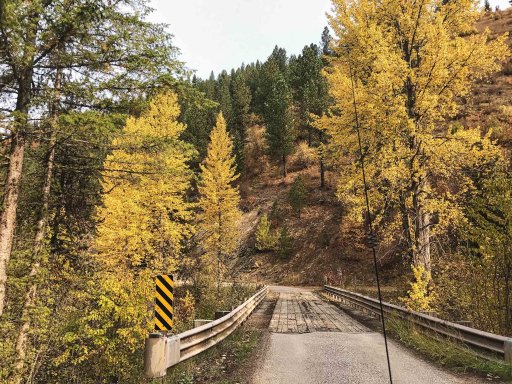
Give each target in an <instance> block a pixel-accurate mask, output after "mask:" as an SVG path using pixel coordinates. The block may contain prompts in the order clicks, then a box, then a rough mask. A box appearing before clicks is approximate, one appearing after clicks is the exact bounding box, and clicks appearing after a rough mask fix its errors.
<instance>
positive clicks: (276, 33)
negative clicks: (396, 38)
mask: <svg viewBox="0 0 512 384" xmlns="http://www.w3.org/2000/svg"><path fill="white" fill-rule="evenodd" d="M482 2H483V1H482ZM490 3H491V5H492V6H493V7H494V6H496V5H499V6H500V7H501V8H502V9H505V8H506V7H507V5H508V0H490ZM330 4H331V2H330V0H218V1H212V0H152V1H151V5H152V7H153V8H155V12H154V13H153V14H152V16H151V20H153V21H157V22H162V23H166V24H169V30H170V32H171V33H172V34H173V35H174V44H175V45H176V46H177V47H178V48H180V50H181V53H182V54H181V60H182V61H185V62H186V64H187V67H188V68H190V69H196V70H197V74H198V75H199V76H200V77H208V76H209V75H210V72H211V71H212V70H213V71H214V72H215V74H218V73H219V72H220V71H222V70H223V69H226V70H228V71H229V70H230V69H231V68H236V67H238V66H239V65H240V64H241V63H242V62H244V63H246V64H247V63H250V62H252V61H256V60H257V59H259V60H260V61H264V60H265V59H266V58H267V57H268V55H269V54H270V53H271V52H272V49H273V48H274V46H275V45H276V44H277V45H279V46H280V47H284V48H286V50H287V52H288V54H292V53H295V54H297V53H300V51H301V50H302V48H303V47H304V45H306V44H310V43H317V42H319V41H320V35H321V33H322V30H323V28H324V26H325V25H327V20H326V18H325V13H326V12H328V11H329V10H330V7H331V6H330Z"/></svg>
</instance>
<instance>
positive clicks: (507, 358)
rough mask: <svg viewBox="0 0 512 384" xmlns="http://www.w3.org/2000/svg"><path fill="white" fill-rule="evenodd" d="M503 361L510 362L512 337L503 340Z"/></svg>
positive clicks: (511, 360) (511, 358) (511, 357)
mask: <svg viewBox="0 0 512 384" xmlns="http://www.w3.org/2000/svg"><path fill="white" fill-rule="evenodd" d="M505 361H506V362H507V363H509V364H512V339H508V340H505Z"/></svg>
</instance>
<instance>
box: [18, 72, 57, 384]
mask: <svg viewBox="0 0 512 384" xmlns="http://www.w3.org/2000/svg"><path fill="white" fill-rule="evenodd" d="M61 78H62V69H60V68H59V69H57V73H56V76H55V90H54V100H53V103H52V107H51V111H50V115H51V116H50V142H49V145H50V146H49V151H48V155H47V159H46V176H45V179H44V183H43V189H42V191H41V199H42V205H41V211H40V212H39V219H38V221H37V227H36V235H35V239H34V245H33V248H32V254H33V257H34V259H33V264H32V269H31V271H30V274H29V289H28V291H27V292H26V294H25V300H24V303H23V312H22V316H21V319H22V321H23V324H22V325H21V327H20V330H19V332H18V339H17V342H16V363H15V366H14V380H13V382H14V383H16V384H20V383H21V382H22V379H23V373H24V369H25V363H26V355H27V338H28V333H29V330H30V320H31V319H30V310H31V309H32V308H33V306H34V304H35V301H36V297H37V275H38V273H39V269H40V267H41V251H42V248H43V241H44V238H45V236H46V227H47V224H48V205H49V202H50V192H51V185H52V180H53V168H54V160H55V146H56V144H57V129H58V125H57V119H58V109H59V99H60V86H61Z"/></svg>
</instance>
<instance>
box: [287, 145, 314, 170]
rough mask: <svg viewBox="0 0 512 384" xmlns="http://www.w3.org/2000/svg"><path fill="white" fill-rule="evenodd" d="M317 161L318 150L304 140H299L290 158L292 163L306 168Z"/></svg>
mask: <svg viewBox="0 0 512 384" xmlns="http://www.w3.org/2000/svg"><path fill="white" fill-rule="evenodd" d="M318 161H319V156H318V150H317V149H316V148H312V147H310V146H309V145H308V143H307V142H306V141H301V142H299V144H298V145H297V148H296V150H295V153H294V155H293V158H292V162H293V163H294V165H296V166H297V167H300V168H307V167H310V166H312V165H314V164H316V163H317V162H318Z"/></svg>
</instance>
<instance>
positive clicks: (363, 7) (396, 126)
mask: <svg viewBox="0 0 512 384" xmlns="http://www.w3.org/2000/svg"><path fill="white" fill-rule="evenodd" d="M431 4H432V3H431V2H420V3H416V2H411V1H408V0H385V1H381V2H371V1H363V0H360V1H351V2H346V1H342V0H335V1H334V11H335V12H334V15H335V16H334V17H333V18H331V26H332V29H333V30H334V31H335V32H336V34H337V35H338V36H337V43H336V46H335V47H333V48H334V50H335V56H332V57H331V58H330V61H331V66H330V68H328V69H327V70H326V76H327V79H328V81H329V85H330V89H331V95H332V96H333V98H334V99H335V102H336V105H335V107H334V108H333V112H335V115H333V116H332V117H327V116H326V117H324V118H323V119H320V120H319V125H320V126H321V127H323V128H324V129H325V130H326V132H327V133H329V135H330V136H331V137H332V140H331V146H330V149H331V150H332V151H333V152H332V153H333V154H334V156H333V161H335V162H336V164H338V165H340V169H341V172H340V179H339V189H338V197H339V198H340V199H341V200H342V201H343V202H344V203H345V204H346V206H347V207H350V212H351V213H350V217H351V219H353V220H354V221H357V222H360V221H361V217H364V216H362V213H363V212H364V198H363V193H362V192H363V190H364V188H363V186H362V185H361V176H360V175H361V169H360V162H359V161H360V157H359V156H360V154H359V146H358V138H357V130H354V127H358V128H360V133H361V141H362V147H363V155H364V162H365V165H366V171H367V176H368V181H369V189H370V197H371V201H372V204H373V206H372V211H373V212H372V216H373V217H375V219H376V223H377V226H379V223H380V222H381V221H379V220H383V219H385V218H391V217H392V218H393V224H391V223H390V222H389V221H386V225H385V226H383V228H382V231H389V232H388V233H386V234H385V235H384V237H387V238H389V239H391V238H393V237H394V236H395V235H396V233H400V234H401V236H402V238H401V239H400V241H401V243H402V244H404V245H405V247H404V253H405V254H407V256H408V257H409V258H410V260H411V262H412V264H413V265H414V267H415V268H418V267H419V266H422V267H423V271H424V273H425V276H426V277H429V276H431V273H430V272H431V247H430V245H431V237H432V236H436V235H438V234H441V233H445V231H447V229H448V227H449V226H450V225H455V226H457V225H458V224H459V223H461V222H463V218H462V212H461V207H460V206H459V204H458V203H459V202H460V201H461V197H462V196H464V193H465V192H466V191H467V188H468V187H469V186H470V185H471V184H472V181H471V180H470V179H469V178H468V177H467V175H465V174H464V173H463V172H461V171H460V170H462V169H467V167H475V166H478V164H480V163H481V162H482V161H484V159H485V158H488V157H491V158H492V157H493V156H496V151H495V149H494V147H493V146H492V144H491V142H490V140H489V138H488V137H482V136H481V133H480V131H479V130H478V129H464V128H462V129H458V128H457V127H453V126H450V125H449V124H442V123H441V122H443V121H446V120H448V119H451V118H453V117H455V115H456V114H457V111H458V109H459V107H458V104H457V103H458V100H459V99H460V97H463V96H466V95H467V94H468V93H469V91H470V88H471V85H472V83H473V82H474V81H475V80H476V79H479V78H481V77H483V76H485V75H486V74H489V73H491V72H493V71H496V70H498V69H499V67H500V62H501V61H502V60H503V59H504V58H505V57H506V56H507V55H508V53H507V51H508V49H507V47H506V45H505V41H504V37H503V36H502V37H499V38H497V39H492V40H491V39H490V37H489V34H488V32H484V33H481V34H473V35H470V34H469V32H470V31H472V30H473V28H474V23H475V22H476V20H477V18H478V17H479V13H478V12H477V10H476V7H474V6H473V2H472V1H468V2H448V3H446V4H445V5H439V6H438V7H432V6H431ZM448 15H449V17H448ZM390 25H393V26H395V27H393V28H389V26H390ZM403 36H409V37H410V38H409V39H408V40H407V43H404V40H403V38H402V37H403ZM434 181H435V184H434ZM449 185H450V186H453V185H457V186H460V188H458V189H457V190H456V191H455V190H453V189H450V193H448V194H447V193H446V189H445V188H448V186H449ZM433 216H437V217H439V223H436V222H435V221H434V220H433V219H432V218H433ZM379 228H380V226H379ZM398 228H400V230H397V229H398ZM393 232H394V233H393Z"/></svg>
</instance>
